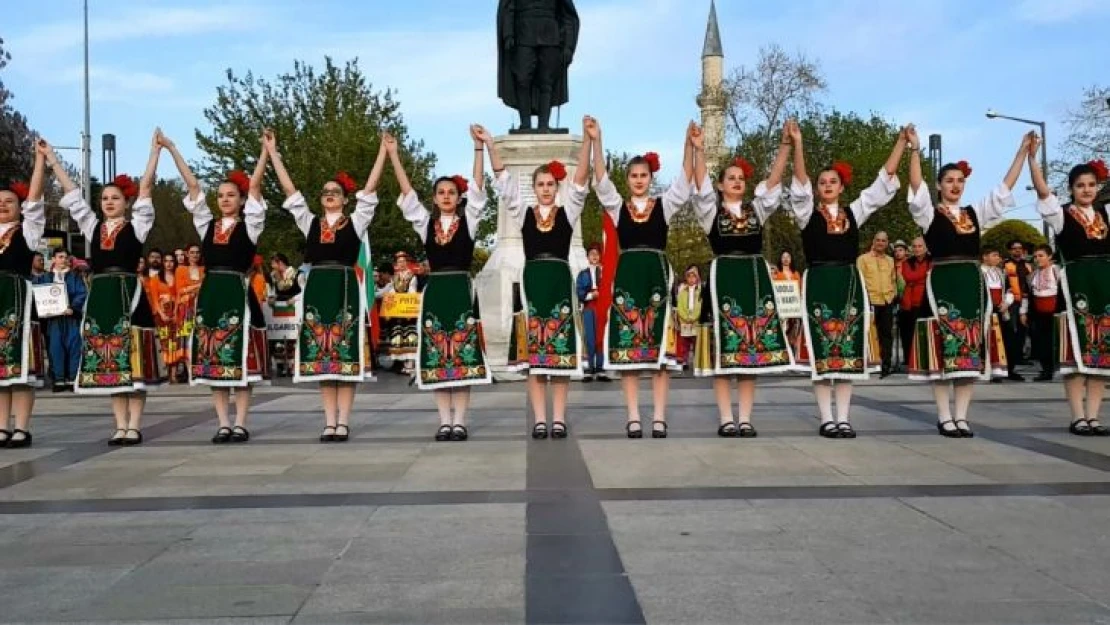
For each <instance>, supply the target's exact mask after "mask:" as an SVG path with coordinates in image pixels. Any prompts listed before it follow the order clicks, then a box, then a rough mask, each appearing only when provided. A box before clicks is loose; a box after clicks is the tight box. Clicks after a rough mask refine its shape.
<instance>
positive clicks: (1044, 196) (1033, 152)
mask: <svg viewBox="0 0 1110 625" xmlns="http://www.w3.org/2000/svg"><path fill="white" fill-rule="evenodd" d="M1040 147H1041V138H1040V137H1038V136H1036V135H1034V136H1033V140H1032V141H1030V143H1029V156H1028V159H1029V174H1030V175H1031V176H1032V178H1033V188H1034V189H1035V190H1036V191H1037V212H1038V213H1040V214H1041V218H1042V219H1044V222H1045V223H1046V224H1048V227H1049V228H1052V231H1053V232H1056V233H1059V232H1060V231H1061V230H1063V229H1064V208H1063V207H1062V206H1060V200H1059V199H1058V198H1057V197H1056V196H1055V195H1053V194H1052V189H1051V188H1050V187H1049V186H1048V181H1047V180H1045V177H1044V170H1042V169H1041V167H1040V165H1039V164H1037V151H1038V150H1040Z"/></svg>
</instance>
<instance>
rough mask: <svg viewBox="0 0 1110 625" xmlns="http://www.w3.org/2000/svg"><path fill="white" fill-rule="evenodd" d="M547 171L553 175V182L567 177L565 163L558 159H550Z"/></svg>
mask: <svg viewBox="0 0 1110 625" xmlns="http://www.w3.org/2000/svg"><path fill="white" fill-rule="evenodd" d="M547 171H548V172H549V173H550V174H551V175H552V176H554V178H555V182H562V181H563V180H565V179H566V177H567V168H566V165H563V164H562V163H561V162H559V161H551V162H550V163H548V164H547Z"/></svg>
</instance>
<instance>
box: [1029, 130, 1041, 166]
mask: <svg viewBox="0 0 1110 625" xmlns="http://www.w3.org/2000/svg"><path fill="white" fill-rule="evenodd" d="M1029 135H1030V138H1029V146H1028V150H1029V158H1030V160H1036V159H1037V154H1038V152H1039V151H1040V149H1041V137H1040V136H1039V135H1037V134H1036V133H1035V132H1030V133H1029Z"/></svg>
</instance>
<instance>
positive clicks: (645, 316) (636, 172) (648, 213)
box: [586, 118, 694, 438]
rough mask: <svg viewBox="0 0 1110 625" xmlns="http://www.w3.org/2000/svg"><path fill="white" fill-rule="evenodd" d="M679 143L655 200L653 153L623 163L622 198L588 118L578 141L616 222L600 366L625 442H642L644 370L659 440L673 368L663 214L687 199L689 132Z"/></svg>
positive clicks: (654, 435) (666, 218)
mask: <svg viewBox="0 0 1110 625" xmlns="http://www.w3.org/2000/svg"><path fill="white" fill-rule="evenodd" d="M692 131H693V124H690V126H689V127H687V130H686V143H685V149H684V153H685V154H684V158H683V163H682V172H681V173H680V174H679V176H678V177H677V178H676V179H675V181H674V182H673V183H672V184H671V186H670V187H669V188H668V189H667V190H666V191H665V192H664V193H663V194H662V195H659V196H656V195H653V194H652V190H651V185H652V182H653V180H654V179H655V172H657V171H659V156H658V155H657V154H655V153H654V152H648V153H647V154H644V155H643V156H636V157H633V158H632V159H631V160H630V161H629V162H628V165H627V170H626V171H627V177H628V187H629V190H630V191H631V197H629V198H627V199H626V198H623V197H621V194H620V193H619V192H618V191H617V188H616V186H614V185H613V182H612V181H611V180H610V179H609V174H608V172H607V170H606V163H605V149H604V147H603V146H602V141H601V125H600V124H598V122H597V121H596V120H594V119H592V118H591V119H590V120H588V122H587V126H586V136H587V137H589V140H590V142H591V143H592V145H593V161H594V176H595V179H594V189H595V191H596V192H597V197H598V200H600V201H601V206H602V207H603V208H604V209H605V213H606V214H607V215H608V216H609V217H610V219H612V220H613V221H614V222H615V223H616V228H617V238H618V240H619V243H620V250H621V255H620V260H619V262H618V263H617V270H616V273H615V276H614V282H613V300H612V302H613V303H612V305H611V306H610V310H609V328H608V332H606V338H605V369H607V370H612V371H619V372H620V373H621V386H622V389H623V390H624V401H625V405H626V407H627V409H628V421H627V423H625V432H626V434H627V435H628V438H642V437H643V435H644V432H643V428H642V426H641V425H640V406H639V404H638V401H637V391H638V388H639V380H640V372H642V371H643V372H650V373H651V378H652V379H651V386H652V398H653V399H654V402H655V409H654V415H653V416H652V427H651V436H652V438H666V437H667V417H666V410H667V391H668V388H669V386H670V377H669V374H668V371H667V370H668V368H672V367H673V368H676V369H677V368H678V365H677V361H676V360H675V355H674V354H673V353H672V349H673V348H672V346H671V345H670V343H671V341H668V337H669V336H670V335H671V333H672V328H671V324H672V323H673V317H674V315H673V312H672V305H671V285H672V283H673V281H674V275H673V274H674V271H673V270H672V269H671V266H670V264H669V263H668V262H667V256H666V254H665V253H664V250H666V248H667V232H668V230H669V228H670V222H671V217H673V216H674V214H675V213H677V212H678V209H679V208H681V207H682V205H683V204H685V203H686V202H687V201H688V200H689V199H690V194H691V191H692V186H693V185H692V182H691V180H692V178H693V175H694V165H693V149H692V148H691V147H690V133H691V132H692Z"/></svg>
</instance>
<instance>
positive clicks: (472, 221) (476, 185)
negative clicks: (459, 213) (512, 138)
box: [463, 125, 493, 238]
mask: <svg viewBox="0 0 1110 625" xmlns="http://www.w3.org/2000/svg"><path fill="white" fill-rule="evenodd" d="M474 129H475V131H476V132H477V139H476V140H477V141H478V142H479V143H481V144H486V143H488V144H491V145H492V144H493V136H492V135H490V134H489V133H488V132H486V129H485V128H482V127H481V126H479V125H475V126H474ZM472 137H473V135H472ZM485 159H486V151H485V149H484V148H481V147H480V146H478V147H476V148H475V150H474V168H473V169H472V173H473V175H474V181H473V182H472V183H471V184H469V185H467V189H466V206H465V207H463V210H464V211H465V212H466V228H467V230H469V231H470V236H471V238H473V237H474V236H475V235H476V234H477V233H478V225H479V224H480V223H481V221H482V213H483V212H485V210H486V202H487V201H488V200H489V195H488V194H487V193H486V168H485Z"/></svg>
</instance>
